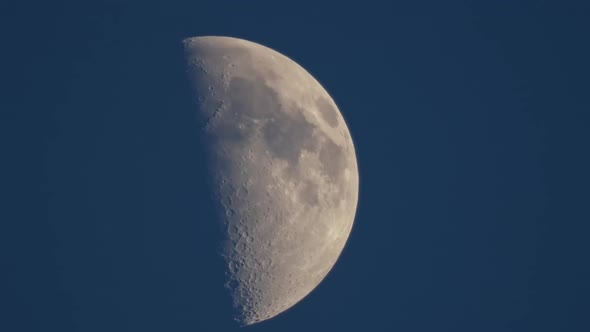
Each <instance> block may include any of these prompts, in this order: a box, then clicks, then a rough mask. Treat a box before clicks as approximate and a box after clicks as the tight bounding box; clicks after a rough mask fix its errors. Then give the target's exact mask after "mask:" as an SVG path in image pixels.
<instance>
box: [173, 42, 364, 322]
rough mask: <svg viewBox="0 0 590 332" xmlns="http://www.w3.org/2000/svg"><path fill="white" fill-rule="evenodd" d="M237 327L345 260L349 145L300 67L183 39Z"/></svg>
mask: <svg viewBox="0 0 590 332" xmlns="http://www.w3.org/2000/svg"><path fill="white" fill-rule="evenodd" d="M183 46H184V51H185V57H186V63H187V72H188V75H189V78H190V81H191V89H192V94H193V96H194V104H195V107H196V109H197V114H198V119H199V121H200V122H199V124H200V126H201V128H200V129H201V133H202V136H203V138H204V139H203V142H205V143H204V144H205V145H206V150H207V153H208V154H207V165H208V169H209V172H210V174H209V176H210V190H211V193H212V197H214V199H215V202H216V203H217V204H218V211H219V220H218V222H219V223H220V226H221V227H222V228H223V232H224V239H223V244H222V248H223V249H222V250H221V251H222V252H220V254H221V255H222V257H223V259H224V260H225V264H226V277H227V280H225V281H223V282H224V283H225V286H226V289H227V291H228V292H229V293H230V295H231V298H232V300H233V304H234V310H235V312H236V317H235V319H236V320H237V321H238V322H239V323H240V324H242V325H250V324H254V323H257V322H260V321H264V320H267V319H269V318H272V317H274V316H276V315H278V314H280V313H281V312H283V311H285V310H287V309H288V308H290V307H292V306H293V305H294V304H296V303H297V302H299V301H300V300H301V299H303V298H304V297H305V296H307V295H308V294H309V293H310V292H311V291H312V290H313V289H314V288H315V287H316V286H318V284H319V283H320V282H321V281H322V279H324V277H325V276H326V275H327V274H328V272H329V271H330V270H331V269H332V267H333V266H334V264H335V263H336V261H337V259H338V257H339V256H340V254H341V252H342V249H343V248H344V245H345V243H346V240H347V239H348V236H349V234H350V231H351V228H352V225H353V221H354V217H355V213H356V207H357V199H358V181H359V179H358V169H357V162H356V155H355V150H354V146H353V142H352V139H351V136H350V133H349V131H348V128H347V126H346V123H345V121H344V119H343V117H342V115H341V113H340V111H339V110H338V107H337V106H336V104H335V103H334V101H333V100H332V98H331V97H330V96H329V95H328V93H327V92H326V91H325V90H324V88H323V87H322V86H321V85H320V83H318V81H316V80H315V79H314V78H313V77H312V76H311V75H310V74H309V73H308V72H307V71H306V70H305V69H303V68H302V67H301V66H299V65H298V64H296V63H295V62H294V61H292V60H291V59H289V58H287V57H286V56H284V55H282V54H280V53H278V52H276V51H274V50H272V49H270V48H267V47H265V46H262V45H260V44H256V43H253V42H249V41H245V40H241V39H236V38H230V37H195V38H188V39H185V40H184V41H183Z"/></svg>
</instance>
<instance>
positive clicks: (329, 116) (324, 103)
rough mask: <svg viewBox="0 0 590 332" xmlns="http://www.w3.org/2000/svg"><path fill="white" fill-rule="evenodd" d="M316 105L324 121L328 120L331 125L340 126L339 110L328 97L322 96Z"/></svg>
mask: <svg viewBox="0 0 590 332" xmlns="http://www.w3.org/2000/svg"><path fill="white" fill-rule="evenodd" d="M316 106H317V108H318V110H319V111H320V115H321V116H322V119H324V121H326V122H327V123H328V124H329V125H330V126H331V127H337V126H338V113H337V112H338V111H337V110H336V109H335V108H334V107H333V106H332V103H330V101H329V100H328V99H326V98H325V97H320V98H319V99H318V100H317V101H316Z"/></svg>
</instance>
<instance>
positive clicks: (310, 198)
mask: <svg viewBox="0 0 590 332" xmlns="http://www.w3.org/2000/svg"><path fill="white" fill-rule="evenodd" d="M318 192H319V188H318V185H317V184H316V183H313V182H306V183H305V185H304V186H303V189H302V190H301V191H300V192H299V201H301V202H304V203H307V204H308V205H312V206H315V205H317V204H318V203H319V202H320V199H319V194H318Z"/></svg>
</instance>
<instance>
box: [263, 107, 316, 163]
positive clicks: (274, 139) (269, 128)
mask: <svg viewBox="0 0 590 332" xmlns="http://www.w3.org/2000/svg"><path fill="white" fill-rule="evenodd" d="M313 128H314V126H313V125H312V124H311V123H309V122H307V120H305V118H304V117H303V115H302V114H301V113H300V112H296V113H294V114H293V116H289V114H287V113H285V112H279V113H277V114H274V116H272V117H271V118H270V119H269V121H268V122H267V123H266V124H265V125H264V127H263V128H262V133H263V135H264V140H265V142H266V145H267V146H268V148H269V150H270V152H271V153H272V154H273V156H274V157H276V158H280V159H283V160H286V161H287V162H288V163H289V166H292V167H294V166H296V165H297V164H298V162H299V157H300V156H301V150H302V149H303V148H304V147H308V148H309V147H312V146H314V145H313V142H314V138H313V137H312V135H313Z"/></svg>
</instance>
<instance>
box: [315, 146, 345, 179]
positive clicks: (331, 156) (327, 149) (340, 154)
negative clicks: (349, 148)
mask: <svg viewBox="0 0 590 332" xmlns="http://www.w3.org/2000/svg"><path fill="white" fill-rule="evenodd" d="M320 163H321V164H322V170H323V171H324V173H325V174H326V175H327V176H328V177H329V178H331V179H332V180H334V181H336V180H338V179H339V178H340V175H341V174H342V172H343V170H344V168H343V166H344V151H343V150H342V147H340V146H338V145H337V144H336V143H334V142H332V141H331V140H326V142H325V143H324V144H323V145H322V147H321V149H320Z"/></svg>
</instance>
